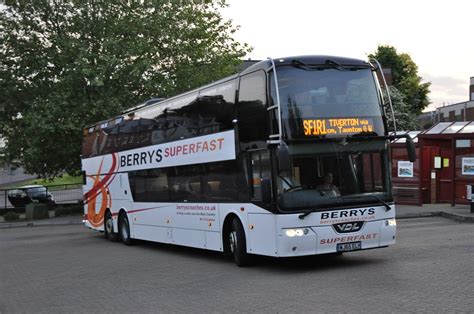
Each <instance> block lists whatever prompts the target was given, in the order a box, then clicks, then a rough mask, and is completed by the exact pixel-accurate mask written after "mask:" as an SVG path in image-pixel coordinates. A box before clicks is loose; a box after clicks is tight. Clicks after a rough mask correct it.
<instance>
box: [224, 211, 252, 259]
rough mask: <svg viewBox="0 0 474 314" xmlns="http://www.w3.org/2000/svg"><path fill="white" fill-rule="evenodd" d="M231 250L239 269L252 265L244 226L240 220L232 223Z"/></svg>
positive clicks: (230, 233) (230, 234)
mask: <svg viewBox="0 0 474 314" xmlns="http://www.w3.org/2000/svg"><path fill="white" fill-rule="evenodd" d="M228 241H229V248H230V252H231V253H232V256H233V257H234V262H235V263H236V264H237V266H239V267H245V266H248V265H250V264H251V263H252V256H251V255H250V254H248V253H247V243H246V240H245V232H244V228H243V227H242V224H241V223H240V221H239V220H238V219H234V220H233V221H232V228H231V230H230V232H229V234H228Z"/></svg>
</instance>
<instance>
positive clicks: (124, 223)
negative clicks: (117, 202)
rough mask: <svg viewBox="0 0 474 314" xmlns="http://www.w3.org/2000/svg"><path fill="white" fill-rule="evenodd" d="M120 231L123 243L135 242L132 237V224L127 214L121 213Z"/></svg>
mask: <svg viewBox="0 0 474 314" xmlns="http://www.w3.org/2000/svg"><path fill="white" fill-rule="evenodd" d="M119 231H120V238H121V239H122V242H123V244H125V245H132V244H133V243H134V241H133V239H132V238H131V237H130V224H129V222H128V217H127V214H122V215H120V218H119Z"/></svg>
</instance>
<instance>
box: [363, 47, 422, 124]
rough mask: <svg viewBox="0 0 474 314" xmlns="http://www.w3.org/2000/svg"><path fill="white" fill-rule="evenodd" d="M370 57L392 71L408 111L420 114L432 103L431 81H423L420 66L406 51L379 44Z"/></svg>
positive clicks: (393, 78) (395, 84) (394, 82)
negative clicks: (429, 96) (399, 51)
mask: <svg viewBox="0 0 474 314" xmlns="http://www.w3.org/2000/svg"><path fill="white" fill-rule="evenodd" d="M369 57H370V58H375V59H377V60H378V61H379V62H380V64H381V65H382V67H383V68H389V69H391V71H392V81H393V85H394V86H395V87H396V89H397V90H398V91H399V92H400V93H401V94H402V95H403V99H404V102H405V103H406V104H407V106H406V108H405V110H409V112H407V113H411V114H414V115H419V114H420V113H421V112H422V111H423V109H425V108H426V106H428V105H429V104H430V101H429V99H428V94H429V92H430V90H429V87H430V85H431V83H429V82H428V83H422V82H421V81H422V77H420V76H419V75H418V66H417V65H416V64H415V62H414V61H413V60H412V59H411V57H410V55H408V54H406V53H398V52H397V50H396V49H395V48H394V47H392V46H383V45H381V46H378V48H377V51H376V52H375V53H374V54H370V55H369Z"/></svg>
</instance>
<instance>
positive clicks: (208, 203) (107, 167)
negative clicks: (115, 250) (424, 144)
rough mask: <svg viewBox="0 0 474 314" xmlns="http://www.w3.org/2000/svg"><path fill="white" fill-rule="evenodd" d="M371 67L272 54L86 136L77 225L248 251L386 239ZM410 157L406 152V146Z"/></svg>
mask: <svg viewBox="0 0 474 314" xmlns="http://www.w3.org/2000/svg"><path fill="white" fill-rule="evenodd" d="M377 69H378V67H377V66H375V65H374V64H372V63H370V62H365V61H361V60H355V59H348V58H341V57H332V56H299V57H288V58H281V59H275V60H272V59H269V60H265V61H261V62H259V63H256V64H254V65H253V66H251V67H249V68H247V69H246V70H244V71H243V72H241V73H239V74H237V75H234V76H231V77H228V78H225V79H223V80H220V81H218V82H215V83H212V84H209V85H206V86H204V87H201V88H198V89H196V90H193V91H190V92H187V93H185V94H182V95H178V96H176V97H173V98H170V99H166V100H161V101H158V102H156V103H153V104H151V105H143V106H138V107H135V108H133V109H131V110H129V111H126V112H124V113H123V114H121V115H119V116H117V117H114V118H112V119H110V120H107V121H102V122H99V123H97V124H95V125H92V126H89V127H87V128H85V129H84V141H83V152H82V158H83V159H82V167H83V173H84V176H85V185H84V213H85V219H84V220H85V224H86V226H88V227H90V228H92V229H96V230H99V231H103V232H104V234H105V237H106V238H108V239H110V240H114V241H117V240H121V241H123V242H124V243H125V244H128V245H129V244H131V243H133V240H135V239H141V240H148V241H156V242H162V243H170V244H177V245H184V246H190V247H196V248H202V249H209V250H215V251H222V252H224V253H228V254H230V255H232V256H233V257H234V260H235V262H236V263H237V265H239V266H244V265H247V264H249V263H250V262H251V257H252V255H254V254H257V255H267V256H275V257H290V256H305V255H315V254H327V253H340V252H348V251H355V250H364V249H372V248H378V247H385V246H388V245H391V244H394V243H395V232H396V221H395V206H394V204H393V199H392V193H391V178H390V159H389V140H390V139H391V138H394V137H397V135H391V136H388V134H387V132H386V117H385V110H384V104H383V98H382V94H381V92H380V87H379V85H378V80H377V77H376V75H375V72H376V70H377ZM407 148H408V150H409V153H410V155H411V158H412V159H413V158H414V157H413V155H414V147H413V143H412V142H411V140H410V139H407Z"/></svg>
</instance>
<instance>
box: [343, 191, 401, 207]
mask: <svg viewBox="0 0 474 314" xmlns="http://www.w3.org/2000/svg"><path fill="white" fill-rule="evenodd" d="M366 197H371V198H373V199H375V200H377V201H378V202H379V203H380V204H382V205H383V206H385V208H386V209H387V211H389V210H390V209H392V207H390V205H389V204H388V203H387V202H385V201H384V200H383V199H381V198H380V197H378V196H377V195H374V194H368V195H360V196H342V197H341V198H342V199H343V200H350V199H364V198H366Z"/></svg>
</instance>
